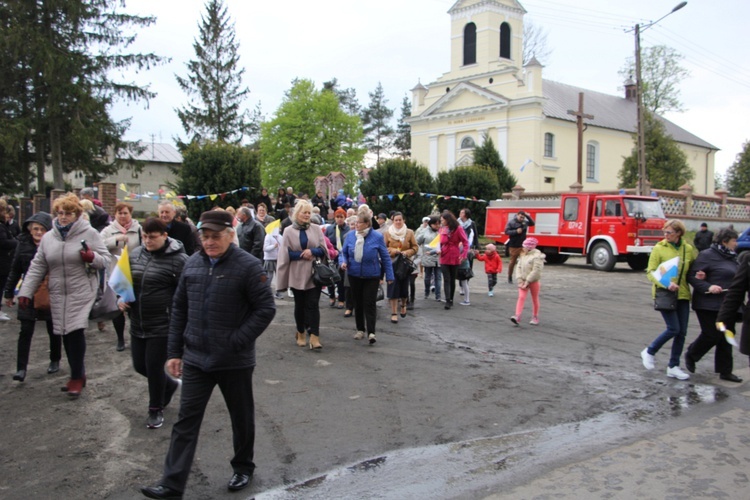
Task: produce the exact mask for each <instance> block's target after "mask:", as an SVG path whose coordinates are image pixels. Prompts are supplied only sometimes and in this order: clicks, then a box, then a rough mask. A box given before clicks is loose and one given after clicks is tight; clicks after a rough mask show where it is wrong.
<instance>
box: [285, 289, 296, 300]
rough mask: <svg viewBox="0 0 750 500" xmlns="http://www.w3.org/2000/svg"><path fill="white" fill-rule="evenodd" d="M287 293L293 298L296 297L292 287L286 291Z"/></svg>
mask: <svg viewBox="0 0 750 500" xmlns="http://www.w3.org/2000/svg"><path fill="white" fill-rule="evenodd" d="M286 294H287V295H289V298H292V299H293V298H294V293H292V289H291V288H290V289H289V290H287V291H286Z"/></svg>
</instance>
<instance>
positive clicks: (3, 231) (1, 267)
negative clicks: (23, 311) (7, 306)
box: [0, 222, 18, 286]
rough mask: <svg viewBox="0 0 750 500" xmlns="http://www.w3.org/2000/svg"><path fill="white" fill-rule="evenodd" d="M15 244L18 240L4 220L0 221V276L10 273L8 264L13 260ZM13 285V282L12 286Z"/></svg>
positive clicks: (16, 244)
mask: <svg viewBox="0 0 750 500" xmlns="http://www.w3.org/2000/svg"><path fill="white" fill-rule="evenodd" d="M16 246H18V240H17V239H16V238H15V237H14V236H13V233H12V232H11V230H10V228H9V227H8V226H7V225H6V224H5V222H0V276H7V275H8V274H9V273H10V264H11V262H13V254H14V253H15V252H16ZM16 281H18V280H16ZM15 285H16V284H15V283H13V286H15Z"/></svg>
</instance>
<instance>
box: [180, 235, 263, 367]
mask: <svg viewBox="0 0 750 500" xmlns="http://www.w3.org/2000/svg"><path fill="white" fill-rule="evenodd" d="M269 285H270V283H269V282H268V277H267V275H266V273H265V271H264V270H263V264H262V263H261V261H260V260H259V259H257V258H255V257H253V256H252V255H250V254H249V253H247V252H243V251H242V250H240V249H239V248H238V247H237V246H236V245H234V244H231V245H230V246H229V249H228V250H227V251H226V253H224V255H223V256H221V258H219V260H218V261H217V262H216V263H215V264H213V265H212V264H211V261H210V260H209V258H208V256H207V255H206V254H205V252H203V251H201V252H200V253H198V254H195V255H193V256H192V257H190V259H189V260H188V261H187V263H186V264H185V268H184V269H183V270H182V276H180V281H179V284H178V285H177V291H176V292H175V296H174V302H173V304H172V320H171V322H170V324H169V342H168V348H167V353H168V354H167V355H168V358H169V359H172V358H181V359H182V361H183V362H184V363H186V364H189V365H191V366H195V367H197V368H199V369H201V370H203V371H206V372H213V371H219V370H234V369H241V368H250V367H252V366H255V340H256V339H257V338H258V337H259V336H260V335H261V334H262V333H263V331H264V330H265V329H266V327H268V325H269V324H270V323H271V320H272V319H273V317H274V316H275V315H276V304H275V303H274V298H273V294H272V293H271V287H270V286H269Z"/></svg>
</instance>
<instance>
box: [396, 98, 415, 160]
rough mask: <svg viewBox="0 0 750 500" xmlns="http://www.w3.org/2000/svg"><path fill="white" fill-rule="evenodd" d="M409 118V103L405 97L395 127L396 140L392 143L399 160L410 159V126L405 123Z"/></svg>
mask: <svg viewBox="0 0 750 500" xmlns="http://www.w3.org/2000/svg"><path fill="white" fill-rule="evenodd" d="M410 116H411V101H410V100H409V98H408V97H407V96H404V99H403V101H401V116H399V118H398V124H397V125H396V138H395V140H394V141H393V146H394V147H395V148H396V153H398V155H399V156H400V157H401V158H410V157H411V125H409V123H408V122H407V121H406V119H407V118H409V117H410Z"/></svg>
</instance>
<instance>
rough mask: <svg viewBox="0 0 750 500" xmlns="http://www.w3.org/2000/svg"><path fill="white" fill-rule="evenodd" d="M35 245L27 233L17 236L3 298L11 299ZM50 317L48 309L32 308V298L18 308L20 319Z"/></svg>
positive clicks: (31, 258) (34, 252)
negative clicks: (29, 303) (23, 307)
mask: <svg viewBox="0 0 750 500" xmlns="http://www.w3.org/2000/svg"><path fill="white" fill-rule="evenodd" d="M36 249H37V246H36V244H34V239H33V238H32V237H31V235H30V234H29V233H24V234H22V235H21V236H20V237H19V242H18V246H17V247H16V253H15V256H14V257H13V263H12V264H11V266H10V274H9V276H8V282H7V283H6V285H5V298H6V299H12V298H13V295H14V291H15V288H16V284H17V283H18V280H19V279H21V276H22V275H23V274H25V273H26V271H28V270H29V265H31V261H32V260H34V256H35V255H36ZM49 318H50V313H49V311H37V310H36V309H34V298H33V297H32V298H31V305H30V307H27V308H26V309H21V308H20V307H19V308H18V319H19V320H21V321H37V320H38V321H42V320H47V319H49Z"/></svg>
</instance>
